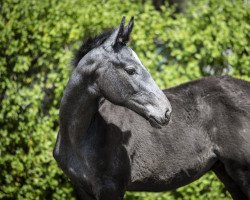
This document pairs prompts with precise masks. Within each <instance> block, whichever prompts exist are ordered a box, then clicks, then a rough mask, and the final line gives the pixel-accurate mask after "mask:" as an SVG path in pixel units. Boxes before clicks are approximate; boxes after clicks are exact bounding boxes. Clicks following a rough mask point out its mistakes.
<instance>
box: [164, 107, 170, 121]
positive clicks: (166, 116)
mask: <svg viewBox="0 0 250 200" xmlns="http://www.w3.org/2000/svg"><path fill="white" fill-rule="evenodd" d="M170 113H171V111H170V110H169V109H168V108H167V110H166V112H165V118H166V119H167V120H168V121H169V120H170Z"/></svg>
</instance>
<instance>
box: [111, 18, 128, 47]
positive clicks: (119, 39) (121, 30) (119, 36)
mask: <svg viewBox="0 0 250 200" xmlns="http://www.w3.org/2000/svg"><path fill="white" fill-rule="evenodd" d="M125 20H126V17H125V16H123V17H122V21H121V23H120V26H119V28H118V30H117V33H116V37H115V42H114V44H118V43H122V42H123V33H124V24H125Z"/></svg>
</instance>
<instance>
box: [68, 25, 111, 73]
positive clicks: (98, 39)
mask: <svg viewBox="0 0 250 200" xmlns="http://www.w3.org/2000/svg"><path fill="white" fill-rule="evenodd" d="M113 31H114V29H111V28H110V29H106V30H105V31H103V32H102V33H100V34H98V35H96V36H94V37H88V38H87V39H84V40H83V42H82V45H81V46H80V48H79V49H78V50H77V51H76V52H75V55H74V57H73V60H72V65H73V67H74V68H76V67H77V65H78V63H79V62H80V60H81V59H82V58H83V57H84V56H85V55H86V54H87V53H88V52H90V51H91V50H92V49H94V48H96V47H98V46H100V45H102V44H103V43H104V42H105V41H106V40H107V39H108V38H109V37H110V36H111V34H112V33H113Z"/></svg>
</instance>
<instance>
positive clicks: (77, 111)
mask: <svg viewBox="0 0 250 200" xmlns="http://www.w3.org/2000/svg"><path fill="white" fill-rule="evenodd" d="M97 110H98V98H97V96H95V95H93V94H92V93H91V91H90V85H89V78H88V77H81V76H80V75H77V74H73V75H72V77H71V78H70V80H69V83H68V85H67V87H66V90H65V93H64V96H63V98H62V102H61V106H60V133H61V134H63V135H64V137H66V138H67V139H68V140H69V141H70V142H71V144H72V145H73V146H77V144H79V143H80V142H81V141H82V139H83V137H84V133H86V131H87V129H88V128H89V126H90V123H91V120H92V118H93V116H94V115H95V113H96V112H97Z"/></svg>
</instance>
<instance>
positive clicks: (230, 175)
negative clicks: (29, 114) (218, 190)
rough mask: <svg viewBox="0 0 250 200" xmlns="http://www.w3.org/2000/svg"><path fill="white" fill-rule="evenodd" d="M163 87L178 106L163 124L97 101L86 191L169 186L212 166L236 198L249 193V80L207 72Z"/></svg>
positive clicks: (119, 192)
mask: <svg viewBox="0 0 250 200" xmlns="http://www.w3.org/2000/svg"><path fill="white" fill-rule="evenodd" d="M164 93H165V94H166V95H167V96H168V98H169V100H170V102H171V105H172V108H173V110H174V112H173V113H172V117H171V121H170V123H169V124H168V125H167V126H164V127H162V128H161V129H154V128H153V127H152V126H151V125H150V123H149V122H147V121H146V120H144V119H143V117H141V116H140V115H138V114H136V113H135V112H133V111H131V110H130V109H127V108H125V107H121V106H117V105H114V104H112V103H110V102H109V101H107V100H104V101H103V102H102V103H101V104H100V107H99V112H98V113H97V114H96V116H95V117H94V120H93V121H92V123H91V126H90V129H89V131H88V134H87V135H86V139H85V140H84V142H83V144H82V145H83V146H84V152H83V154H84V157H85V156H86V157H85V161H86V162H88V163H89V166H88V167H87V166H86V167H85V168H83V169H82V170H83V171H84V172H82V173H84V174H86V172H88V174H89V177H85V178H83V179H82V181H83V182H84V184H85V185H88V187H87V188H86V187H85V190H86V191H87V193H93V194H97V193H100V188H105V189H103V190H104V191H105V193H106V194H107V195H108V196H107V199H111V198H112V199H122V196H123V195H124V192H125V190H129V191H167V190H172V189H176V188H178V187H181V186H183V185H186V184H189V183H191V182H193V181H194V180H196V179H198V178H199V177H201V176H202V175H204V174H205V173H206V172H208V171H209V170H214V171H215V172H216V174H218V173H225V174H224V175H223V177H222V178H221V177H220V176H218V177H219V178H220V179H222V181H223V183H224V184H225V186H226V187H227V189H228V190H229V192H230V193H231V195H232V196H233V198H234V199H249V196H247V195H249V187H250V185H249V181H250V175H249V173H250V170H249V166H250V148H249V147H250V123H247V122H250V103H249V102H248V101H247V99H249V98H250V83H248V82H244V81H241V80H238V79H234V78H231V77H227V76H226V77H210V78H204V79H201V80H198V81H194V82H190V83H187V84H184V85H181V86H178V87H175V88H170V89H168V90H165V91H164ZM218 166H219V168H220V169H218ZM218 170H219V172H218ZM236 173H238V174H239V175H236ZM224 179H226V181H225V180H224ZM244 183H245V184H244ZM84 184H83V185H84ZM94 188H95V189H94ZM97 188H99V189H97ZM107 188H109V189H108V190H109V191H110V193H109V192H107ZM110 188H112V189H110ZM95 190H96V191H95ZM97 190H98V191H97ZM85 198H86V197H85ZM88 198H89V199H91V197H90V196H89V197H88Z"/></svg>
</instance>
